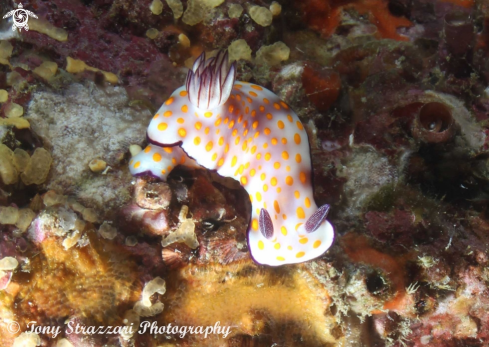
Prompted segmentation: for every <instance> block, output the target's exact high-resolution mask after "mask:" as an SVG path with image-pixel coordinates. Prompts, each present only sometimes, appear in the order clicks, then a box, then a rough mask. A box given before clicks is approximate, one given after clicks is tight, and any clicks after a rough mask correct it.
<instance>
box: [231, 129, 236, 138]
mask: <svg viewBox="0 0 489 347" xmlns="http://www.w3.org/2000/svg"><path fill="white" fill-rule="evenodd" d="M231 135H233V137H234V136H236V135H238V129H234V130H233V132H232V133H231Z"/></svg>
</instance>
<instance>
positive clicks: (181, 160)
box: [180, 156, 186, 164]
mask: <svg viewBox="0 0 489 347" xmlns="http://www.w3.org/2000/svg"><path fill="white" fill-rule="evenodd" d="M185 160H186V159H185V157H184V156H182V157H181V158H180V164H184V163H185Z"/></svg>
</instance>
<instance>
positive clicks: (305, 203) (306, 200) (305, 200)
mask: <svg viewBox="0 0 489 347" xmlns="http://www.w3.org/2000/svg"><path fill="white" fill-rule="evenodd" d="M304 205H306V207H307V208H309V207H311V200H309V198H305V199H304Z"/></svg>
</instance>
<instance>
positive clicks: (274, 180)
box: [270, 177, 277, 187]
mask: <svg viewBox="0 0 489 347" xmlns="http://www.w3.org/2000/svg"><path fill="white" fill-rule="evenodd" d="M270 184H271V185H272V186H274V187H275V186H276V185H277V179H276V178H275V177H272V179H271V180H270Z"/></svg>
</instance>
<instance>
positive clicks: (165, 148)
mask: <svg viewBox="0 0 489 347" xmlns="http://www.w3.org/2000/svg"><path fill="white" fill-rule="evenodd" d="M163 150H164V151H165V152H166V153H173V148H172V147H163Z"/></svg>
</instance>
